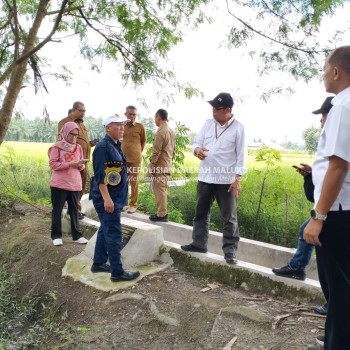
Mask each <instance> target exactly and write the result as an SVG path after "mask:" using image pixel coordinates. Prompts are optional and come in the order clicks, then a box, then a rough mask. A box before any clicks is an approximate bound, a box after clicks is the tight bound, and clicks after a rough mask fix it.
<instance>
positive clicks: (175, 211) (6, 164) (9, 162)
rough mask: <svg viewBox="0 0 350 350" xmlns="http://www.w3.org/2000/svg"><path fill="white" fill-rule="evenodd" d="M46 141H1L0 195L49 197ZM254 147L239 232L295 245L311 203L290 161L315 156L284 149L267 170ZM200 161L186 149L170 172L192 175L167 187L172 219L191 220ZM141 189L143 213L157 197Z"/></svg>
mask: <svg viewBox="0 0 350 350" xmlns="http://www.w3.org/2000/svg"><path fill="white" fill-rule="evenodd" d="M50 145H51V144H44V143H26V142H5V143H4V144H3V145H2V146H1V147H0V196H1V194H6V198H9V197H10V198H11V194H12V193H15V194H16V195H19V196H20V197H21V198H24V199H27V200H29V201H33V202H35V203H43V204H49V203H50V191H49V187H50V186H49V183H50V175H51V171H50V168H49V165H48V156H47V150H48V148H49V147H50ZM255 153H256V151H250V153H249V156H248V160H247V168H248V172H247V174H246V175H245V176H244V177H243V178H242V192H241V195H240V198H239V204H238V219H239V225H240V231H241V235H242V236H243V237H246V238H252V239H257V240H261V241H264V242H269V243H274V244H279V245H284V246H291V247H294V246H295V241H296V236H297V232H298V227H299V225H300V224H301V223H302V222H303V221H304V220H305V219H306V218H307V217H308V216H309V210H310V209H311V207H312V204H311V203H309V202H308V201H307V200H306V199H305V196H304V193H303V188H302V184H303V180H302V177H301V176H300V175H299V174H298V173H297V172H296V171H295V169H293V168H292V167H291V166H292V165H293V164H296V165H298V164H300V163H307V164H312V163H313V158H314V157H313V156H311V155H309V154H307V153H306V152H300V151H298V152H289V151H285V152H283V153H282V162H281V164H280V166H279V167H276V168H275V169H274V170H273V171H268V172H267V168H266V165H265V163H264V162H257V161H256V160H255ZM199 162H200V161H199V159H198V158H196V157H194V155H193V154H192V153H191V152H190V151H188V152H186V157H185V164H184V166H183V167H182V168H181V169H178V170H176V171H175V172H174V174H173V178H191V179H192V180H193V181H190V182H189V183H188V184H186V185H185V186H182V187H176V188H169V190H168V193H169V196H168V209H169V212H170V220H172V221H175V222H179V223H185V224H188V225H192V219H193V217H194V209H195V205H196V180H197V170H198V168H199ZM90 166H91V165H90ZM143 173H144V172H143ZM265 175H266V181H265V184H264V190H263V192H262V183H263V178H264V176H265ZM141 179H142V176H141ZM141 189H142V193H141V194H140V201H139V202H140V209H141V210H143V211H144V212H145V213H153V212H154V210H155V200H154V197H153V194H152V193H151V191H150V190H149V186H148V184H142V185H141ZM259 202H260V203H261V205H260V210H258V203H259ZM221 226H222V224H221V215H220V212H219V209H218V207H217V206H216V204H214V206H213V210H212V215H211V229H212V230H216V231H220V230H221Z"/></svg>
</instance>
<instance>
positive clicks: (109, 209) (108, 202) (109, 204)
mask: <svg viewBox="0 0 350 350" xmlns="http://www.w3.org/2000/svg"><path fill="white" fill-rule="evenodd" d="M104 207H105V211H106V213H113V212H114V203H113V201H112V199H110V198H107V199H105V200H104Z"/></svg>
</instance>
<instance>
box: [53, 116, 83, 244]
mask: <svg viewBox="0 0 350 350" xmlns="http://www.w3.org/2000/svg"><path fill="white" fill-rule="evenodd" d="M78 135H79V128H78V125H77V124H75V123H74V122H68V123H66V124H64V125H63V127H62V129H61V131H60V133H59V135H58V141H57V142H56V143H55V144H54V145H53V146H51V147H50V148H49V158H50V167H51V169H52V176H51V181H50V187H51V201H52V214H51V218H52V221H51V238H52V242H53V244H54V245H55V246H59V245H62V244H63V242H62V221H61V216H62V210H63V206H64V203H65V202H66V201H67V203H68V213H69V216H70V222H71V231H72V237H73V242H76V243H80V244H86V243H87V242H88V240H87V239H86V238H84V237H83V236H82V234H81V232H80V227H79V220H78V195H79V191H81V189H82V183H81V176H80V171H81V170H83V169H84V168H85V163H86V162H87V159H83V150H82V148H81V146H80V145H78V144H77V137H78Z"/></svg>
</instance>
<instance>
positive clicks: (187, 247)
mask: <svg viewBox="0 0 350 350" xmlns="http://www.w3.org/2000/svg"><path fill="white" fill-rule="evenodd" d="M181 249H182V250H183V251H185V252H197V253H206V252H207V251H208V249H206V248H199V247H196V246H195V245H193V244H188V245H182V246H181Z"/></svg>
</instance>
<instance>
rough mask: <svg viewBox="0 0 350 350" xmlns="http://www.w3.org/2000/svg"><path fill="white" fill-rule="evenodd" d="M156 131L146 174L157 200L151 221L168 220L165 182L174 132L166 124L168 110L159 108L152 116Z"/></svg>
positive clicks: (170, 159) (168, 170) (168, 174)
mask: <svg viewBox="0 0 350 350" xmlns="http://www.w3.org/2000/svg"><path fill="white" fill-rule="evenodd" d="M154 121H155V124H156V126H157V127H158V130H157V132H156V133H155V135H154V141H153V152H152V156H151V160H150V163H149V166H148V172H147V175H148V176H150V177H151V180H152V185H153V192H154V196H155V197H156V202H157V214H154V215H151V216H150V217H149V219H150V220H152V221H161V222H167V221H168V211H167V183H168V177H169V176H170V175H171V172H172V162H173V158H174V155H175V139H176V136H175V132H174V131H173V130H172V129H170V128H169V126H168V112H167V111H166V110H165V109H159V110H158V111H157V113H156V115H155V117H154Z"/></svg>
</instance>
